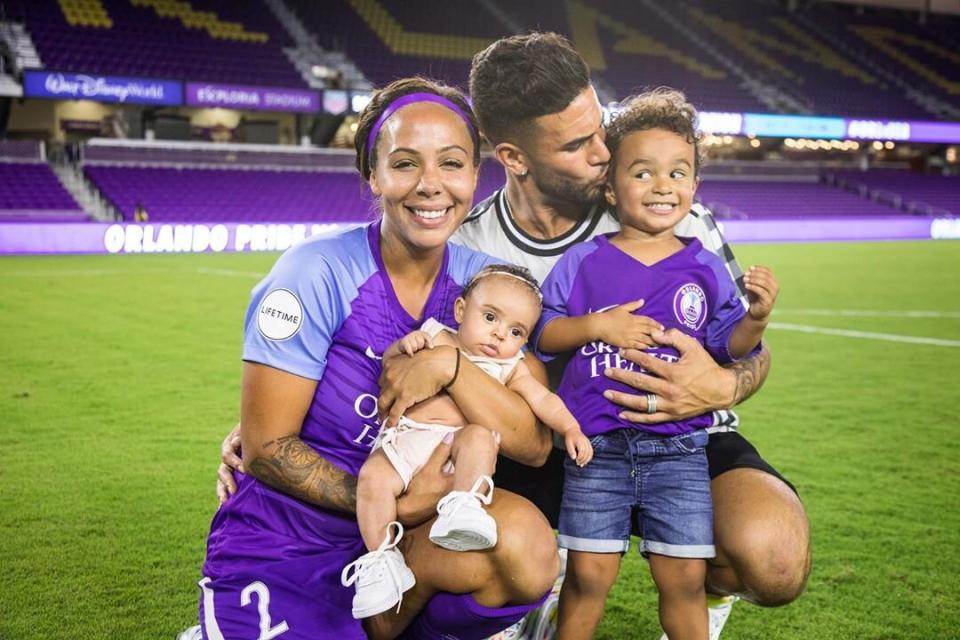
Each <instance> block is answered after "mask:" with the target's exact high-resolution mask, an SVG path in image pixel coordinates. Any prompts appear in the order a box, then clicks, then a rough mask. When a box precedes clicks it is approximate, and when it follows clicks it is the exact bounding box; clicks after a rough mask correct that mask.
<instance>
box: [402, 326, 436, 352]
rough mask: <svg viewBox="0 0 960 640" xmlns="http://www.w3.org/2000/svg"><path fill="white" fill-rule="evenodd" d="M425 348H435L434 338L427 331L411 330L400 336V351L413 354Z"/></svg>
mask: <svg viewBox="0 0 960 640" xmlns="http://www.w3.org/2000/svg"><path fill="white" fill-rule="evenodd" d="M423 349H433V338H431V337H430V334H429V333H427V332H426V331H411V332H410V333H408V334H407V335H405V336H403V337H402V338H400V353H405V354H407V355H408V356H412V355H413V354H415V353H416V352H417V351H422V350H423Z"/></svg>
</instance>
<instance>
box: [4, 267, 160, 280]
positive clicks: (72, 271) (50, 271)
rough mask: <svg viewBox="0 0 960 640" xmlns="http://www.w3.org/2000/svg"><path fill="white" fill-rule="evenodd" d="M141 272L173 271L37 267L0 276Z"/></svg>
mask: <svg viewBox="0 0 960 640" xmlns="http://www.w3.org/2000/svg"><path fill="white" fill-rule="evenodd" d="M141 273H171V270H170V269H136V270H133V269H37V270H35V271H7V272H3V271H0V276H11V277H14V278H44V277H48V276H120V275H124V276H136V275H138V274H141Z"/></svg>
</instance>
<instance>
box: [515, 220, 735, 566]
mask: <svg viewBox="0 0 960 640" xmlns="http://www.w3.org/2000/svg"><path fill="white" fill-rule="evenodd" d="M612 235H613V234H610V235H601V236H597V237H595V238H593V239H592V240H591V241H589V242H585V243H583V244H581V245H578V246H576V247H573V248H572V249H570V250H569V251H567V253H566V254H564V256H563V257H562V258H561V259H560V261H559V262H557V264H556V266H555V267H554V268H553V270H552V271H551V272H550V275H549V276H548V277H547V280H546V282H545V283H544V285H543V307H544V309H543V315H542V316H541V319H540V323H539V324H538V327H537V331H536V333H535V336H534V338H535V341H536V343H537V344H539V340H540V336H541V335H542V333H543V328H544V327H545V326H546V325H547V324H548V323H549V322H551V321H552V320H555V319H557V318H563V317H573V316H582V315H585V314H588V313H595V312H601V311H605V310H607V309H611V308H613V307H616V306H619V305H622V304H626V303H629V302H634V301H636V300H643V301H644V303H643V306H642V307H640V309H638V310H637V311H635V312H634V313H635V314H636V315H644V316H648V317H650V318H652V319H653V320H656V321H657V322H659V323H660V324H662V325H663V326H664V327H665V328H667V329H671V328H675V329H679V330H681V331H683V332H684V333H686V334H688V335H691V336H693V337H694V338H696V339H697V341H698V342H700V344H702V345H703V346H704V347H705V348H706V349H707V351H708V352H709V353H710V354H711V355H712V356H713V357H714V359H716V360H717V361H718V362H721V363H725V362H728V361H730V360H731V356H730V352H729V350H728V344H729V341H730V334H731V333H732V332H733V329H734V328H735V327H736V326H737V323H738V322H739V321H740V319H741V318H743V316H744V313H745V312H746V308H745V306H744V302H743V301H742V299H741V298H740V295H739V291H738V290H737V287H736V284H735V283H734V281H733V280H732V278H731V277H730V275H729V273H728V272H727V270H726V268H725V267H724V265H723V262H722V261H721V260H720V258H718V257H717V256H716V255H715V254H713V253H711V252H710V251H707V250H706V249H704V248H703V245H701V244H700V241H699V240H696V239H691V240H687V239H682V238H681V241H683V242H684V245H685V246H684V247H683V248H682V249H681V250H680V251H678V252H676V253H674V254H673V255H671V256H668V257H666V258H664V259H662V260H660V261H659V262H657V263H655V264H653V265H649V266H648V265H645V264H643V263H642V262H640V261H638V260H637V259H635V258H634V257H633V256H631V255H629V254H627V253H626V252H624V251H623V250H621V249H620V248H619V247H617V246H615V245H614V244H613V243H611V242H610V238H611V237H612ZM617 351H618V350H617V348H616V347H613V346H611V345H609V344H606V343H605V342H602V341H599V340H598V341H594V342H591V343H589V344H585V345H581V346H580V347H579V348H578V349H577V350H576V351H575V352H573V354H571V357H570V361H569V362H568V363H567V366H566V369H565V370H564V373H563V379H562V381H561V383H560V388H559V390H558V392H557V393H558V394H559V395H560V397H561V398H563V401H564V402H565V403H566V404H567V406H568V407H569V408H570V411H571V412H572V413H573V415H574V416H575V417H576V418H577V420H578V421H579V422H580V426H581V428H582V429H583V432H584V433H585V434H586V435H588V436H591V444H592V445H593V448H594V458H593V460H592V461H591V462H590V463H589V464H587V465H586V466H584V467H583V468H580V467H577V466H576V465H575V464H572V461H571V460H566V461H565V463H564V464H565V469H566V474H565V479H564V489H563V499H562V504H561V508H560V522H559V531H560V537H559V540H558V542H559V544H560V546H561V547H564V548H566V549H570V550H573V551H579V552H588V553H623V552H625V551H626V550H627V549H628V548H629V545H630V533H631V529H632V526H631V525H635V527H636V530H637V531H639V533H640V535H641V538H642V539H641V541H640V551H641V552H643V553H645V554H646V553H656V554H659V555H663V556H670V557H676V558H712V557H713V556H714V553H715V549H714V546H713V502H712V500H711V496H710V477H709V473H708V468H707V458H706V454H705V451H704V448H705V446H706V443H707V435H706V432H705V431H704V429H706V427H708V426H710V425H711V424H712V423H713V417H712V415H711V414H704V415H700V416H694V417H692V418H688V419H686V420H679V421H675V422H666V423H659V424H651V425H645V424H635V423H633V422H629V421H627V420H623V419H621V418H620V417H619V415H618V414H619V412H620V411H621V408H620V407H619V406H618V405H616V404H614V403H613V402H611V401H609V400H607V399H606V398H604V397H603V392H604V391H606V390H607V389H613V390H616V391H622V392H625V393H636V391H635V390H634V389H632V388H631V387H628V386H627V385H624V384H621V383H618V382H615V381H613V380H611V379H609V378H607V377H606V376H605V375H604V373H603V372H604V370H605V369H607V368H613V367H617V368H622V369H629V370H635V369H636V368H637V365H635V364H634V363H633V362H630V361H629V360H626V359H624V358H621V357H620V356H619V355H618V353H617ZM647 352H648V353H652V354H653V355H655V356H657V357H658V358H662V359H663V360H667V361H675V360H677V359H678V358H679V355H680V354H679V353H678V352H677V351H676V350H675V349H673V348H672V347H654V348H651V349H647ZM634 521H635V522H634Z"/></svg>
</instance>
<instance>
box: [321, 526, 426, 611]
mask: <svg viewBox="0 0 960 640" xmlns="http://www.w3.org/2000/svg"><path fill="white" fill-rule="evenodd" d="M391 527H396V528H397V536H396V537H395V538H393V541H391V539H390V533H391ZM401 538H403V525H401V524H400V523H399V522H391V523H390V524H388V525H387V537H386V538H384V539H383V542H382V543H381V544H380V546H379V547H377V550H376V551H371V552H369V553H366V554H364V555H362V556H360V557H359V558H357V559H356V560H354V561H353V562H351V563H350V564H348V565H347V566H345V567H344V568H343V572H342V573H341V574H340V583H341V584H343V586H345V587H349V586H350V585H352V584H354V583H356V585H357V593H356V595H355V596H353V617H354V618H357V619H358V620H359V619H361V618H369V617H370V616H375V615H377V614H378V613H383V612H384V611H386V610H387V609H390V608H392V607H393V605H397V611H400V603H401V602H402V601H403V593H404V592H405V591H406V590H407V589H409V588H410V587H412V586H413V585H414V584H416V582H417V580H416V578H414V577H413V572H412V571H410V568H409V567H407V563H406V562H405V561H404V559H403V554H401V553H400V552H399V551H397V549H396V546H397V543H398V542H400V539H401ZM351 570H352V571H353V573H351Z"/></svg>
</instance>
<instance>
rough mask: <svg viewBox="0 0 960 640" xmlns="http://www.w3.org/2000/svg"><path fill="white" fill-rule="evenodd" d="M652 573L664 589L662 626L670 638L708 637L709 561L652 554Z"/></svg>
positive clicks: (689, 639) (661, 606)
mask: <svg viewBox="0 0 960 640" xmlns="http://www.w3.org/2000/svg"><path fill="white" fill-rule="evenodd" d="M650 572H651V573H652V574H653V580H654V582H656V583H657V590H658V591H659V592H660V625H661V626H662V627H663V630H664V631H665V632H666V634H667V637H668V638H670V640H707V637H708V634H709V623H708V617H707V594H706V591H705V590H704V586H703V583H704V579H705V578H706V574H707V563H706V561H704V560H700V559H688V558H670V557H668V556H661V555H657V554H653V553H651V554H650Z"/></svg>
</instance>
